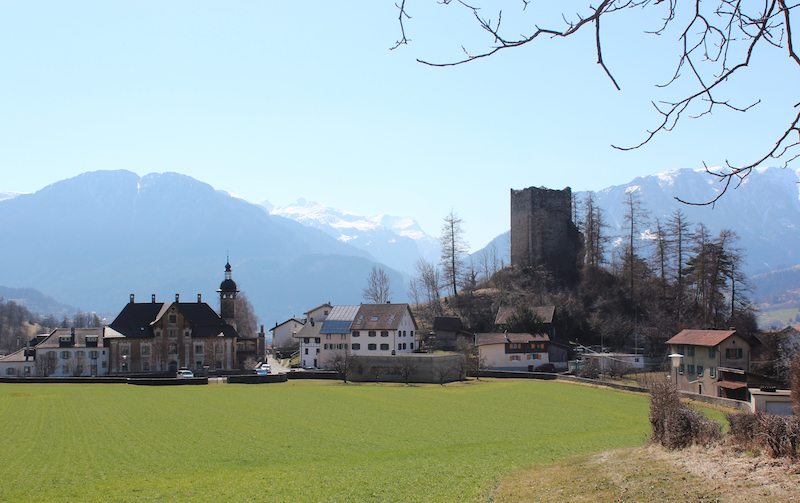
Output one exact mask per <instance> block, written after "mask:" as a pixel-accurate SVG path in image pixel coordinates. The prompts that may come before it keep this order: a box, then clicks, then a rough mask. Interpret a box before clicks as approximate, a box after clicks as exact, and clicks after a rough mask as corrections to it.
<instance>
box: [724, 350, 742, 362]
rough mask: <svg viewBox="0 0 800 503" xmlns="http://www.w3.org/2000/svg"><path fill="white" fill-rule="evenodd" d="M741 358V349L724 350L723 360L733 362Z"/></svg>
mask: <svg viewBox="0 0 800 503" xmlns="http://www.w3.org/2000/svg"><path fill="white" fill-rule="evenodd" d="M741 357H742V348H725V358H730V359H731V360H735V359H737V358H741Z"/></svg>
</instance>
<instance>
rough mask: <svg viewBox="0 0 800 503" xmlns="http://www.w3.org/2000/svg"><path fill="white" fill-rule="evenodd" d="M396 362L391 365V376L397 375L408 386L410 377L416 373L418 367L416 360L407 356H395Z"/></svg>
mask: <svg viewBox="0 0 800 503" xmlns="http://www.w3.org/2000/svg"><path fill="white" fill-rule="evenodd" d="M394 358H397V362H396V363H395V364H394V365H392V374H397V375H399V376H400V377H402V378H403V382H404V383H406V384H409V381H410V379H411V375H412V374H413V373H414V372H416V371H417V369H418V368H419V365H418V364H417V360H416V359H415V358H413V357H408V356H404V355H403V356H396V357H394Z"/></svg>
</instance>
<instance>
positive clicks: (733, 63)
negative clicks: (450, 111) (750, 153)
mask: <svg viewBox="0 0 800 503" xmlns="http://www.w3.org/2000/svg"><path fill="white" fill-rule="evenodd" d="M439 3H440V4H445V5H450V4H453V5H458V6H462V7H465V8H467V9H468V10H470V11H471V13H472V15H473V16H474V18H475V20H476V21H477V23H478V26H479V28H480V29H481V30H483V31H485V32H486V33H487V35H488V37H487V40H488V41H489V43H490V44H492V45H490V46H489V48H488V49H485V50H482V51H477V52H476V51H472V50H468V49H467V48H464V53H465V54H466V57H464V58H463V59H461V60H458V61H453V62H448V63H431V62H427V61H422V60H419V59H418V61H420V62H421V63H424V64H427V65H431V66H454V65H460V64H464V63H468V62H471V61H475V60H479V59H482V58H486V57H489V56H492V55H494V54H497V53H498V52H501V51H504V50H506V49H514V48H519V47H523V46H525V45H527V44H532V43H534V42H536V41H537V40H540V38H541V39H553V38H566V37H569V36H571V35H575V34H576V33H578V32H579V31H582V30H583V31H586V30H590V29H593V30H594V37H592V40H593V42H594V47H593V50H595V51H596V53H597V63H598V64H599V65H600V67H602V69H603V71H604V72H605V73H606V75H607V76H608V78H609V80H610V81H611V83H612V84H613V85H614V87H616V88H617V89H618V90H619V89H620V86H619V84H618V83H617V81H616V79H615V78H614V77H613V75H612V72H611V70H610V69H609V68H608V67H607V66H606V64H605V61H604V60H603V51H602V40H603V37H602V36H601V32H600V20H601V19H609V16H616V15H619V14H621V13H622V12H624V11H638V12H639V13H641V14H640V15H643V16H649V17H648V19H647V20H649V19H657V21H656V22H655V24H654V26H653V27H646V28H644V31H645V32H646V33H651V34H654V35H662V34H665V33H667V32H668V30H671V29H674V28H677V32H676V33H678V34H679V40H680V47H681V49H679V51H678V55H677V56H678V58H677V65H676V68H675V70H674V72H673V73H672V77H671V78H670V79H669V80H668V81H667V82H666V83H665V84H663V85H660V86H659V87H661V88H665V87H673V88H677V91H678V92H679V93H680V94H679V96H682V98H678V99H672V100H669V101H653V102H652V103H653V106H654V107H655V109H656V110H657V112H658V113H659V115H660V118H659V122H658V123H657V124H656V125H655V127H652V128H649V129H648V131H647V133H646V134H645V135H644V140H643V141H641V142H640V143H638V144H635V145H633V146H631V147H617V146H615V147H614V148H617V149H620V150H632V149H636V148H639V147H641V146H643V145H645V144H647V143H648V142H649V141H650V140H651V139H652V138H653V137H654V136H655V135H656V134H658V133H660V132H666V131H671V130H672V129H673V128H674V127H675V126H676V124H677V122H678V120H679V119H680V118H681V117H682V116H683V117H686V116H689V117H690V118H700V117H703V116H706V115H710V114H711V113H712V112H714V111H715V110H718V109H723V110H724V109H728V110H730V111H735V112H746V111H747V110H749V109H750V108H752V107H753V106H755V105H757V104H758V103H759V102H760V100H755V99H754V100H752V101H749V102H745V103H742V104H736V103H733V102H732V101H731V100H729V99H728V98H726V97H722V96H720V95H721V94H723V93H724V92H725V90H726V89H729V88H730V86H735V84H732V83H735V82H736V79H735V77H737V76H738V75H739V74H742V73H745V72H744V69H745V68H747V67H748V66H750V65H751V64H752V63H753V62H754V60H755V58H761V57H764V54H766V52H767V51H770V50H778V51H781V52H784V53H785V54H786V55H787V56H788V58H785V59H783V61H784V64H786V65H787V68H789V69H792V68H795V67H797V66H800V56H798V52H796V47H795V45H794V43H795V42H797V41H796V40H793V34H792V26H791V25H792V15H793V14H796V13H797V7H798V4H796V3H791V2H787V1H786V0H764V1H763V2H741V1H739V0H713V1H712V0H707V1H702V0H696V1H695V2H691V3H690V4H689V5H690V9H691V12H690V15H687V16H676V10H677V6H678V3H679V2H678V0H670V1H669V2H664V1H661V0H657V1H652V0H601V1H600V2H599V4H598V5H597V6H594V5H587V7H585V10H584V11H583V12H578V13H574V14H573V13H572V12H569V13H567V12H565V13H563V14H562V16H561V19H562V21H563V23H564V24H563V25H561V26H558V27H556V26H553V27H543V25H542V24H541V22H536V21H532V22H531V23H530V24H531V28H530V30H529V34H527V35H525V34H523V35H519V31H517V25H516V24H514V23H512V26H513V28H511V29H513V30H514V31H513V33H511V35H510V37H509V35H506V33H505V28H504V29H503V31H501V20H502V19H503V16H502V14H503V13H502V11H501V12H499V13H498V15H497V19H496V21H494V22H493V21H492V20H491V19H489V18H487V17H484V16H483V15H482V11H481V8H480V6H478V5H476V4H475V3H473V2H469V4H467V3H466V2H463V1H458V2H452V0H442V1H440V2H439ZM530 3H531V2H530V0H523V1H522V3H521V5H522V10H523V11H525V10H526V8H527V7H528V6H529V4H530ZM685 3H688V2H685ZM397 7H398V9H399V10H400V14H399V22H400V31H401V35H402V38H400V39H399V40H398V41H397V43H396V44H395V46H394V47H393V49H395V48H397V47H399V46H401V45H404V44H407V43H408V41H409V39H408V38H407V37H406V28H405V26H404V22H405V21H406V20H408V19H410V18H411V17H410V16H409V14H408V12H407V11H406V1H405V0H402V1H401V2H400V3H399V4H397ZM653 11H654V12H655V13H657V15H653V14H650V13H651V12H653ZM492 12H494V11H492ZM656 16H657V17H656ZM612 19H613V18H612ZM626 22H627V23H630V20H627V21H626ZM507 24H508V23H507ZM507 24H506V25H507ZM675 25H677V26H675ZM504 26H505V25H504ZM670 33H671V32H670ZM576 38H577V37H576ZM662 39H668V37H662ZM665 43H666V40H665ZM681 70H688V71H685V72H681ZM682 77H684V78H682ZM687 79H689V81H688V82H687V81H686V80H687ZM794 108H798V105H795V106H794ZM781 120H783V121H785V122H784V123H785V124H786V127H785V129H784V130H783V132H782V133H779V134H778V137H777V138H776V140H775V142H774V145H772V146H768V147H766V152H763V151H762V153H761V154H758V155H756V156H755V157H754V158H753V159H752V160H751V161H750V162H745V163H740V164H731V163H729V162H728V161H727V160H726V161H725V165H726V168H727V169H725V170H722V171H720V172H716V171H715V172H711V171H709V170H708V169H706V170H707V172H709V173H710V174H711V175H713V176H716V177H718V178H719V179H720V181H721V182H723V189H722V191H720V193H719V194H718V195H717V196H716V197H715V198H714V199H713V200H712V201H705V202H701V203H699V204H713V203H714V202H715V201H716V200H718V199H719V198H720V197H721V196H722V195H723V194H724V193H725V191H726V190H727V189H728V188H729V187H731V186H733V187H734V188H735V187H738V186H739V184H741V182H742V180H743V179H744V178H745V177H746V176H748V175H749V174H750V173H751V172H752V170H753V168H755V167H758V166H761V165H763V164H765V163H769V162H772V161H773V160H774V161H778V162H782V163H783V166H784V167H785V166H786V165H787V164H788V163H789V162H791V161H793V160H794V159H796V158H797V157H798V156H800V153H798V148H797V147H798V145H800V110H791V109H789V110H787V113H786V114H785V116H784V117H782V118H781ZM690 204H697V203H690Z"/></svg>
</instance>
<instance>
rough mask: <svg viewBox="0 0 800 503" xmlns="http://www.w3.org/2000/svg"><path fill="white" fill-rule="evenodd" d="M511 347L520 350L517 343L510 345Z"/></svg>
mask: <svg viewBox="0 0 800 503" xmlns="http://www.w3.org/2000/svg"><path fill="white" fill-rule="evenodd" d="M509 346H510V348H509V349H519V343H516V342H512V343H511V344H509Z"/></svg>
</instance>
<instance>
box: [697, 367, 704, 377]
mask: <svg viewBox="0 0 800 503" xmlns="http://www.w3.org/2000/svg"><path fill="white" fill-rule="evenodd" d="M697 377H703V366H702V365H698V366H697Z"/></svg>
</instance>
